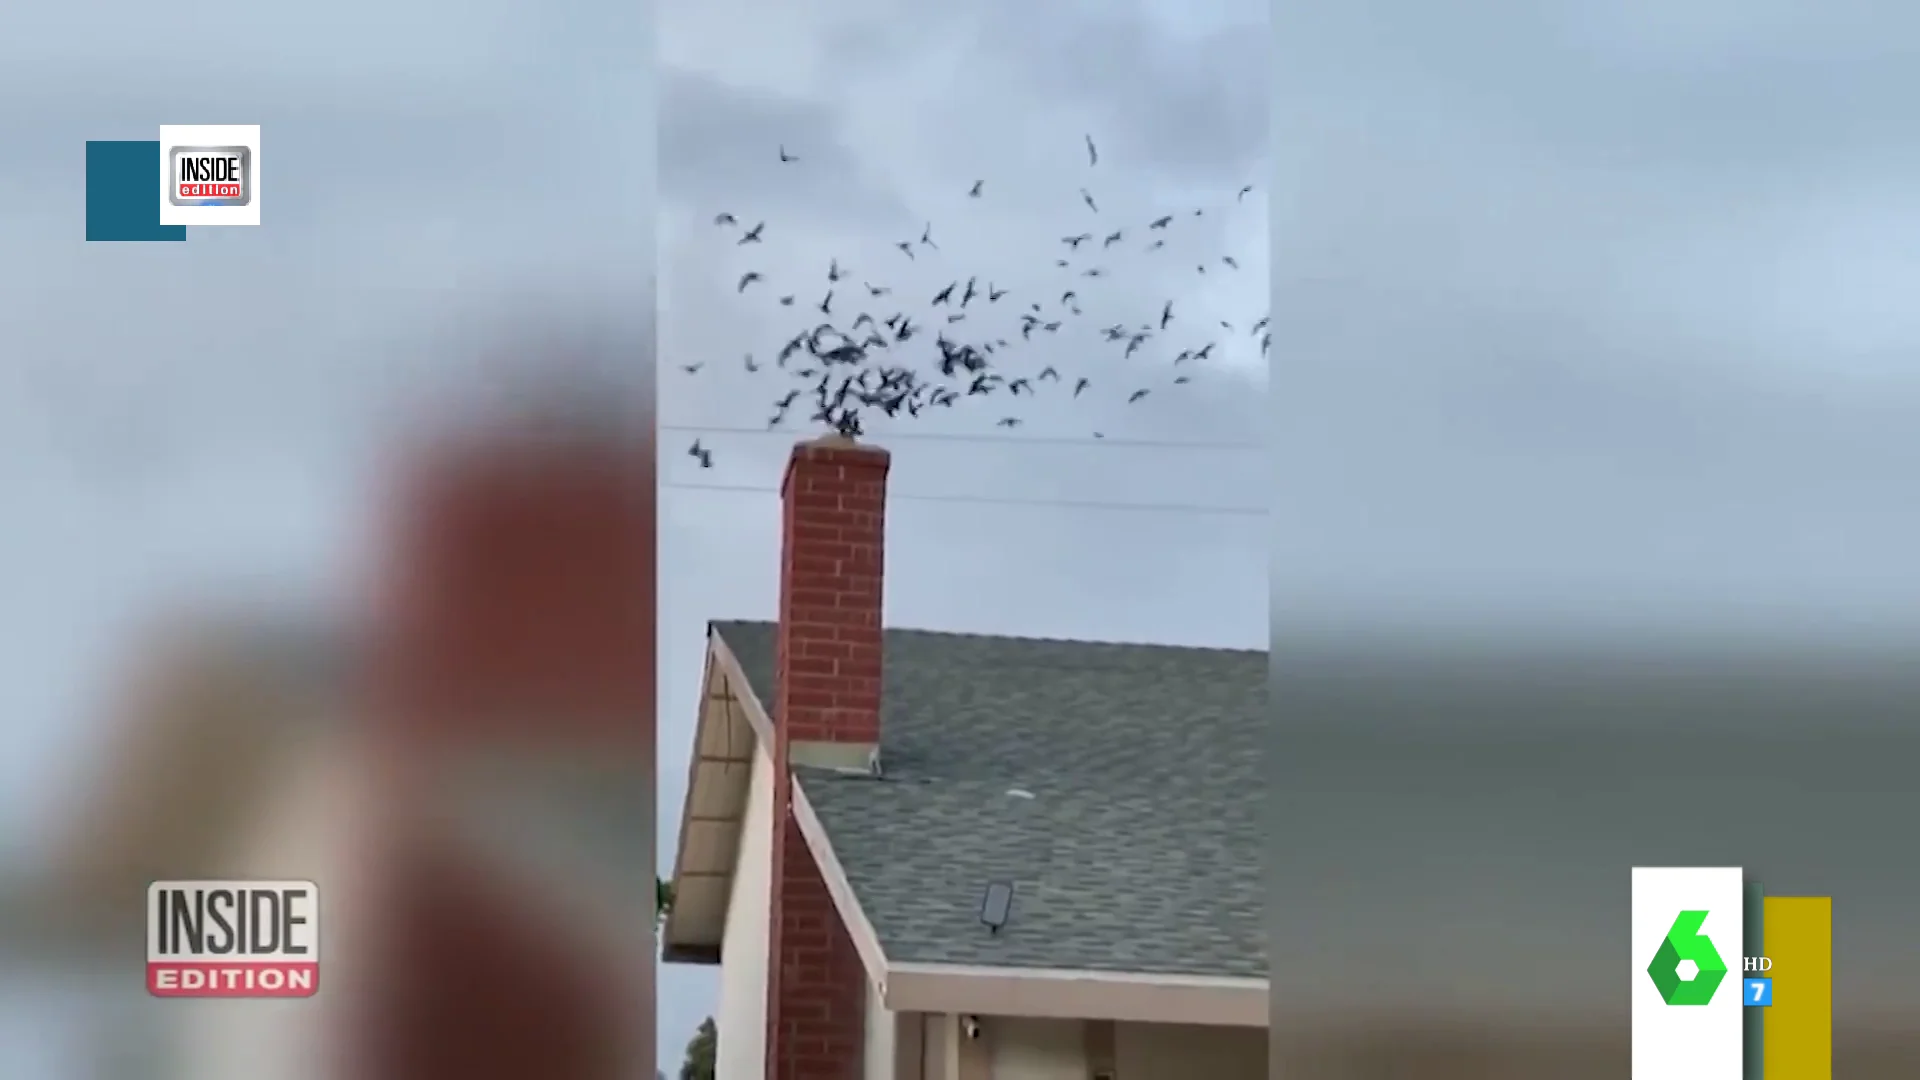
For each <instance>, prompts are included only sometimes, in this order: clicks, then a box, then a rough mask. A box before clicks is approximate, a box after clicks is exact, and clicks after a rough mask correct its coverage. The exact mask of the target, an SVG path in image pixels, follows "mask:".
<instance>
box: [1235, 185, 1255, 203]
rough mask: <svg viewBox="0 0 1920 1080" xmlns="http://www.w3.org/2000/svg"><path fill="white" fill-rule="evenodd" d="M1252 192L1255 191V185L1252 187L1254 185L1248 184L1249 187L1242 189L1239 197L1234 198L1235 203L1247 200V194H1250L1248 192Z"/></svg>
mask: <svg viewBox="0 0 1920 1080" xmlns="http://www.w3.org/2000/svg"><path fill="white" fill-rule="evenodd" d="M1252 190H1253V185H1252V184H1248V185H1247V186H1246V187H1243V188H1241V189H1240V194H1238V195H1235V196H1234V197H1233V201H1234V202H1239V201H1241V200H1242V199H1245V198H1246V197H1247V193H1248V192H1250V191H1252Z"/></svg>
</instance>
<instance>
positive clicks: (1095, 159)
mask: <svg viewBox="0 0 1920 1080" xmlns="http://www.w3.org/2000/svg"><path fill="white" fill-rule="evenodd" d="M1086 138H1087V164H1089V165H1098V164H1100V148H1099V147H1097V146H1095V145H1093V136H1091V135H1088V136H1087V137H1086Z"/></svg>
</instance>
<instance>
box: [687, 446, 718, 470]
mask: <svg viewBox="0 0 1920 1080" xmlns="http://www.w3.org/2000/svg"><path fill="white" fill-rule="evenodd" d="M687 456H688V457H690V458H692V459H694V460H695V461H698V462H699V463H700V467H701V468H703V469H711V468H713V451H711V450H709V449H707V448H706V447H704V446H701V445H700V440H699V439H695V440H693V445H692V446H689V447H687Z"/></svg>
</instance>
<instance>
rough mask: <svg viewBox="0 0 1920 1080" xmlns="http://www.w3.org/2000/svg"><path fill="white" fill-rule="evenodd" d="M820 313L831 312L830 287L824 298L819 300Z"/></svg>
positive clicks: (831, 295) (831, 293)
mask: <svg viewBox="0 0 1920 1080" xmlns="http://www.w3.org/2000/svg"><path fill="white" fill-rule="evenodd" d="M820 314H822V315H831V314H833V290H832V289H828V290H827V296H826V299H824V300H822V301H820Z"/></svg>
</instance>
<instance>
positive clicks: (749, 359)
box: [747, 353, 760, 372]
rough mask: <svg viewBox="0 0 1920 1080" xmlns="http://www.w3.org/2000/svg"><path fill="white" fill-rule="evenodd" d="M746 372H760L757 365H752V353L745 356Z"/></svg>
mask: <svg viewBox="0 0 1920 1080" xmlns="http://www.w3.org/2000/svg"><path fill="white" fill-rule="evenodd" d="M747 370H748V371H749V372H754V371H759V370H760V365H759V364H756V363H754V362H753V354H752V353H748V354H747Z"/></svg>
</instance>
